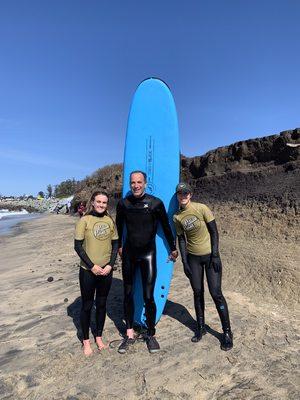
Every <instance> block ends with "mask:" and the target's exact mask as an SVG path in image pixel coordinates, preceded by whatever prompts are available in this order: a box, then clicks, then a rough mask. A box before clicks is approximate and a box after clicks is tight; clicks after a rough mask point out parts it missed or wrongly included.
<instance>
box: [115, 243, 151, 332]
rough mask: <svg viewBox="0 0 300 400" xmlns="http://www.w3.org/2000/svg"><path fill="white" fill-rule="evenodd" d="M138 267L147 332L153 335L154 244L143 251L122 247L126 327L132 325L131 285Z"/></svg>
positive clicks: (132, 288) (129, 327)
mask: <svg viewBox="0 0 300 400" xmlns="http://www.w3.org/2000/svg"><path fill="white" fill-rule="evenodd" d="M138 267H139V268H140V271H141V278H142V285H143V297H144V302H145V313H146V322H147V327H148V334H149V335H151V336H153V335H155V320H156V304H155V301H154V285H155V280H156V274H157V269H156V250H155V246H151V247H150V248H149V249H148V250H143V251H141V250H139V251H138V250H136V249H135V250H133V249H131V248H129V247H127V246H125V247H124V249H123V263H122V272H123V282H124V314H125V320H126V328H127V329H132V327H133V319H134V303H133V291H134V287H133V285H134V277H135V273H136V269H137V268H138Z"/></svg>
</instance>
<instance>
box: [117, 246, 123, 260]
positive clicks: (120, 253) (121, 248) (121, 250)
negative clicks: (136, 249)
mask: <svg viewBox="0 0 300 400" xmlns="http://www.w3.org/2000/svg"><path fill="white" fill-rule="evenodd" d="M118 253H119V256H120V258H122V254H123V247H119V250H118Z"/></svg>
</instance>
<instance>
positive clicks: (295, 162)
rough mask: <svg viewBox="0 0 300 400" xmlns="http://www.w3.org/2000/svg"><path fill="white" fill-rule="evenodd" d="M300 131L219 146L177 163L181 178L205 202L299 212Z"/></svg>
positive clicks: (184, 158)
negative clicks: (267, 206)
mask: <svg viewBox="0 0 300 400" xmlns="http://www.w3.org/2000/svg"><path fill="white" fill-rule="evenodd" d="M298 144H300V129H295V130H293V131H284V132H282V133H281V134H280V135H272V136H267V137H264V138H260V139H250V140H246V141H241V142H237V143H234V144H232V145H230V146H226V147H220V148H218V149H216V150H212V151H209V152H208V153H206V154H205V155H203V156H200V157H193V158H186V157H182V161H181V166H182V169H181V179H182V180H184V181H188V182H189V183H190V185H191V186H192V187H193V189H194V197H195V198H197V199H199V200H202V201H204V202H205V201H209V202H228V201H235V202H241V203H253V202H257V203H262V204H268V205H270V206H276V207H278V206H279V207H281V208H282V209H293V210H294V211H295V212H297V211H298V210H299V201H300V185H299V171H300V161H299V160H300V159H299V153H300V146H298Z"/></svg>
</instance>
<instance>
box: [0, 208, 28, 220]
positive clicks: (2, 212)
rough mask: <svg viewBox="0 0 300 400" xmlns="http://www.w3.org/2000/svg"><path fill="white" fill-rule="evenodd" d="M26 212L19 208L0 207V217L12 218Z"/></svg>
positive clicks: (26, 212)
mask: <svg viewBox="0 0 300 400" xmlns="http://www.w3.org/2000/svg"><path fill="white" fill-rule="evenodd" d="M25 214H28V211H26V210H21V211H9V210H7V209H0V219H3V218H5V219H8V218H13V217H15V216H17V215H25Z"/></svg>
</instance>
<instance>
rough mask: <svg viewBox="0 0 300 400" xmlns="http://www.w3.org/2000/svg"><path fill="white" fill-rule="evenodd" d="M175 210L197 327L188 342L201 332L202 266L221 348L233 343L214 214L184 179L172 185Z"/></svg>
mask: <svg viewBox="0 0 300 400" xmlns="http://www.w3.org/2000/svg"><path fill="white" fill-rule="evenodd" d="M176 194H177V199H178V203H179V210H178V212H177V213H176V214H175V215H174V217H173V220H174V223H175V228H176V233H177V236H178V244H179V250H180V254H181V258H182V263H183V268H184V272H185V274H186V276H187V277H188V279H189V280H190V283H191V286H192V289H193V292H194V304H195V312H196V318H197V331H196V334H195V336H193V337H192V342H194V343H195V342H199V341H200V340H201V338H202V335H205V333H206V329H205V324H204V270H205V273H206V278H207V283H208V288H209V292H210V294H211V296H212V298H213V300H214V303H215V305H216V308H217V311H218V314H219V317H220V319H221V323H222V328H223V332H224V334H223V336H222V340H221V349H222V350H225V351H227V350H230V349H231V348H232V347H233V341H232V332H231V328H230V320H229V313H228V307H227V303H226V300H225V298H224V296H223V294H222V290H221V280H222V263H221V259H220V253H219V235H218V229H217V224H216V221H215V217H214V216H213V214H212V212H211V210H210V209H209V208H208V207H207V206H206V205H205V204H201V203H195V202H192V201H191V197H192V189H191V187H190V186H189V185H188V184H187V183H184V182H182V183H179V184H178V185H177V187H176Z"/></svg>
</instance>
